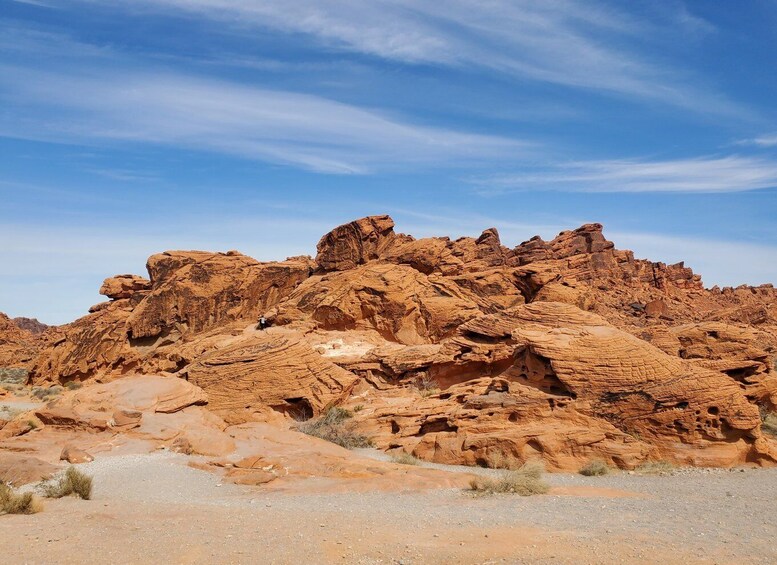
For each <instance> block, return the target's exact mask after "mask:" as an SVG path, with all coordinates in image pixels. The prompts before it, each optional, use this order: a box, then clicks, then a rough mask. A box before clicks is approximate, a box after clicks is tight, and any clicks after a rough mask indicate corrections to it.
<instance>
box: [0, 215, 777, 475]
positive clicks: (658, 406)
mask: <svg viewBox="0 0 777 565" xmlns="http://www.w3.org/2000/svg"><path fill="white" fill-rule="evenodd" d="M317 251H318V254H317V257H316V260H315V261H313V260H312V259H310V258H307V257H296V258H291V259H288V260H286V261H283V262H276V263H260V262H258V261H256V260H254V259H252V258H250V257H247V256H245V255H242V254H240V253H238V252H227V253H209V252H202V251H170V252H166V253H160V254H157V255H153V256H152V257H151V258H149V260H148V264H147V270H148V273H149V278H148V279H144V278H142V277H138V276H134V275H119V276H117V277H112V278H109V279H106V281H105V283H104V285H103V288H102V289H101V292H102V293H103V294H104V295H106V296H108V297H109V298H110V301H108V302H104V303H102V304H99V305H96V306H95V307H93V308H92V310H91V313H90V314H89V315H88V316H85V317H84V318H81V319H79V320H77V321H75V322H73V323H72V324H69V325H67V326H64V327H61V328H58V329H57V330H56V332H53V331H47V332H46V335H47V336H48V337H47V340H49V341H48V342H47V343H48V345H47V347H46V349H45V351H44V352H43V353H42V354H41V355H40V356H39V357H38V358H37V360H36V362H35V364H34V367H33V369H32V373H31V375H32V379H33V381H34V382H35V383H36V384H42V383H46V382H60V383H67V382H69V381H73V380H79V381H85V382H87V383H88V384H87V386H86V387H85V388H87V389H93V388H94V389H95V390H102V389H100V388H99V387H104V386H109V387H110V386H113V387H118V386H119V385H118V384H115V383H121V382H123V381H126V382H127V383H130V382H134V383H135V385H134V386H138V385H139V382H138V381H133V380H132V379H136V377H134V376H133V375H135V374H138V373H139V374H147V375H148V374H159V375H163V377H155V378H165V379H172V380H173V381H174V380H176V379H179V380H180V379H188V381H189V385H190V386H192V387H193V389H195V390H199V391H201V390H204V391H205V393H206V394H207V396H208V400H209V403H208V404H207V407H203V406H202V405H201V403H199V402H198V403H194V404H195V405H192V406H188V407H186V408H182V409H178V410H176V411H174V412H173V413H172V414H167V415H164V414H165V413H164V412H163V411H157V410H146V409H141V408H138V407H137V406H134V407H133V406H129V405H126V404H127V403H126V402H125V401H121V402H119V400H118V397H116V398H113V397H111V398H112V400H111V402H113V403H115V404H116V403H117V404H116V405H117V406H119V405H120V408H121V409H120V410H109V409H107V408H106V409H105V410H103V411H100V410H97V409H95V410H91V411H90V409H87V408H88V406H89V404H88V403H81V404H79V405H76V404H73V403H72V402H71V401H68V402H70V404H68V403H56V402H55V403H52V404H51V405H49V406H47V407H45V408H43V409H41V410H38V411H37V418H39V420H40V422H41V424H43V425H44V426H47V427H48V428H56V429H67V428H68V427H70V428H71V429H81V430H83V429H87V428H88V429H90V430H102V431H101V432H100V433H108V432H110V431H112V430H119V431H120V432H121V430H133V432H132V433H133V434H139V436H142V437H144V438H147V439H149V441H158V442H161V443H162V444H164V445H165V446H169V447H170V448H172V449H174V450H177V451H180V452H183V453H207V454H212V455H214V456H215V455H216V454H220V453H221V454H223V453H229V452H230V450H232V449H234V445H235V444H234V440H235V438H234V437H232V436H230V435H229V434H226V433H225V429H226V426H227V425H228V424H243V423H245V422H250V421H257V420H258V421H262V422H266V423H268V424H267V425H270V424H272V425H276V424H278V423H279V422H281V423H282V422H286V425H288V422H289V420H290V418H291V417H293V418H302V419H304V418H307V417H311V416H317V415H319V414H321V413H322V412H323V411H324V410H326V409H327V408H328V407H330V406H333V405H337V404H343V403H344V404H346V405H351V406H354V407H355V406H359V405H362V406H363V408H362V409H360V410H358V411H357V413H356V415H355V420H356V421H357V422H358V424H359V425H360V426H361V427H362V429H363V430H364V431H365V433H368V434H369V435H371V436H372V437H373V438H374V440H375V441H376V443H377V445H378V446H380V447H381V448H384V449H387V450H392V449H403V450H406V451H409V452H412V453H414V454H415V455H417V456H419V457H421V458H424V459H429V460H434V461H439V462H444V463H466V464H490V465H494V464H497V463H498V461H499V460H500V459H503V458H505V457H514V458H517V459H519V460H526V459H531V458H536V457H541V458H543V459H544V460H545V461H546V462H547V464H548V466H549V467H551V468H554V469H567V470H573V469H575V468H577V467H578V466H579V465H580V464H581V463H582V462H584V461H585V460H587V459H588V458H592V457H598V458H603V459H606V460H608V461H610V462H611V463H613V464H615V465H617V466H620V467H627V468H630V467H633V466H635V465H637V464H639V463H640V462H642V461H645V460H646V459H651V458H663V459H670V460H674V461H676V462H678V463H687V464H696V465H720V466H726V465H734V464H738V463H742V462H753V463H759V464H771V463H773V462H775V460H777V451H775V449H776V447H775V443H774V441H773V440H772V439H770V438H769V437H768V436H766V435H764V434H763V433H762V432H761V417H762V414H761V413H765V411H769V410H774V409H775V408H777V379H776V378H775V374H774V364H773V363H774V361H773V359H774V354H775V352H776V351H777V291H775V289H774V288H773V287H771V286H769V285H765V286H762V287H739V288H736V289H728V288H727V289H710V290H705V289H704V288H703V286H702V284H701V278H700V277H699V276H698V275H696V274H694V273H693V272H692V271H691V270H690V269H688V268H687V267H685V266H684V265H683V264H682V263H678V264H675V265H665V264H663V263H656V262H651V261H646V260H641V259H635V258H634V256H633V253H631V252H630V251H626V250H619V249H617V248H616V247H615V245H614V244H613V243H612V242H610V241H608V240H607V239H606V238H605V237H604V234H603V230H602V226H601V225H599V224H586V225H584V226H582V227H580V228H578V229H576V230H571V231H565V232H562V233H560V234H559V235H558V236H557V237H556V238H554V239H552V240H550V241H545V240H543V239H541V238H539V237H535V238H532V239H530V240H528V241H526V242H524V243H522V244H520V245H518V246H516V247H514V248H509V247H506V246H505V245H503V243H502V242H501V240H500V237H499V234H498V232H497V230H496V229H493V228H490V229H487V230H485V231H484V232H483V233H482V234H481V235H480V236H479V237H462V238H459V239H455V240H452V239H450V238H447V237H437V238H423V239H414V238H413V237H411V236H407V235H402V234H397V233H395V232H394V222H393V220H392V219H391V218H390V217H388V216H371V217H367V218H363V219H360V220H356V221H354V222H351V223H348V224H345V225H343V226H339V227H337V228H335V229H334V230H332V231H331V232H329V233H328V234H326V235H324V236H323V237H322V238H321V240H320V241H319V243H318V248H317ZM260 315H265V316H266V317H267V318H268V319H269V320H270V322H271V327H270V328H269V329H268V330H265V331H261V330H259V329H257V328H256V327H255V326H256V320H257V318H258V317H259V316H260ZM0 328H2V319H1V318H0ZM17 330H18V328H17ZM0 335H2V334H0ZM25 335H27V334H25ZM20 339H24V335H22V336H21V337H20V336H18V335H17V336H16V337H15V338H13V339H12V340H11V341H14V340H16V341H18V340H20ZM14 343H16V342H14ZM2 345H3V344H2V342H0V354H2ZM16 346H17V345H14V347H16ZM94 381H105V383H104V384H99V385H94V384H90V383H93V382H94ZM108 381H112V382H108ZM169 382H172V381H169ZM181 382H185V381H183V380H182V381H181ZM67 398H78V397H77V396H75V395H67ZM85 410H86V412H84V411H85ZM759 411H760V413H759ZM171 418H172V419H171ZM211 418H212V419H211ZM173 420H174V421H173ZM17 428H18V429H17ZM17 428H13V430H16V431H14V432H13V433H14V434H17V435H18V434H22V435H25V434H26V435H29V433H28V432H29V431H30V430H29V429H27V428H24V429H22V428H20V427H18V426H17ZM9 429H10V428H9ZM181 429H186V430H188V432H187V433H186V434H181V433H180V430H181ZM121 433H124V432H121ZM9 434H10V432H9ZM5 435H8V434H5ZM87 447H88V446H87ZM241 461H242V463H241V465H243V466H242V467H235V469H237V470H236V471H235V475H236V476H237V475H240V476H242V477H244V478H243V479H240V480H246V481H249V482H250V481H254V482H258V483H263V482H265V480H272V481H273V482H274V478H273V477H275V476H276V475H273V474H272V473H270V474H269V475H268V474H267V473H269V471H266V470H265V469H264V467H266V466H268V465H269V464H268V465H264V466H262V467H256V465H259V464H260V463H261V461H260V462H259V463H256V462H253V463H252V462H251V461H248V460H246V461H243V460H242V459H241ZM257 461H259V460H258V459H257ZM254 463H256V465H254ZM279 468H280V467H279ZM270 475H272V476H270ZM246 477H248V478H246Z"/></svg>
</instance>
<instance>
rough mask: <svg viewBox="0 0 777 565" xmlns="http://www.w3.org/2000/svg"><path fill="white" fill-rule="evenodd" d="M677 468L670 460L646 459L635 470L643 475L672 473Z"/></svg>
mask: <svg viewBox="0 0 777 565" xmlns="http://www.w3.org/2000/svg"><path fill="white" fill-rule="evenodd" d="M675 469H676V467H675V466H674V465H672V464H671V463H669V462H668V461H645V462H644V463H642V464H641V465H639V466H638V467H637V468H636V469H634V470H635V471H636V472H637V473H639V474H641V475H671V474H672V473H673V472H674V471H675Z"/></svg>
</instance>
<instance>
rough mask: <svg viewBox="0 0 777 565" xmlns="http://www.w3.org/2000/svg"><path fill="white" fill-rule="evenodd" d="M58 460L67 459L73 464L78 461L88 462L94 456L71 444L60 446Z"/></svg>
mask: <svg viewBox="0 0 777 565" xmlns="http://www.w3.org/2000/svg"><path fill="white" fill-rule="evenodd" d="M59 459H60V461H67V462H68V463H72V464H73V465H77V464H78V463H89V462H90V461H94V457H92V456H91V455H89V454H88V453H87V452H86V451H84V450H83V449H79V448H77V447H75V446H73V445H66V446H65V447H63V448H62V453H61V454H60V456H59Z"/></svg>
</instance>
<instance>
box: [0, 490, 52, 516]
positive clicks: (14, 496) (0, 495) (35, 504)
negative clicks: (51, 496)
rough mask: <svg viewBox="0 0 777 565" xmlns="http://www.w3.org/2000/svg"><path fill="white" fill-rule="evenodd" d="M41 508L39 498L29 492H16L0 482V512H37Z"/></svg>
mask: <svg viewBox="0 0 777 565" xmlns="http://www.w3.org/2000/svg"><path fill="white" fill-rule="evenodd" d="M41 510H43V504H42V503H41V501H40V499H39V498H38V497H37V496H35V495H34V494H32V493H31V492H23V493H17V492H14V490H13V489H12V488H11V487H10V486H8V485H7V484H5V483H0V514H37V513H38V512H40V511H41Z"/></svg>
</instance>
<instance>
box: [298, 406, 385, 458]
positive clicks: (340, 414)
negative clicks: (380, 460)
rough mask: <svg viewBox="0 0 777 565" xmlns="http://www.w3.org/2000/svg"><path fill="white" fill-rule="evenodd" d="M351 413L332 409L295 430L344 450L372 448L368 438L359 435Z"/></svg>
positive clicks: (341, 409) (302, 423)
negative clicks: (329, 442) (334, 444)
mask: <svg viewBox="0 0 777 565" xmlns="http://www.w3.org/2000/svg"><path fill="white" fill-rule="evenodd" d="M351 418H353V413H352V412H351V411H349V410H345V409H343V408H338V407H332V408H330V409H329V410H327V411H326V412H325V413H324V414H323V415H322V416H320V417H318V418H313V419H311V420H307V421H306V422H301V423H300V424H299V425H297V430H298V431H300V432H302V433H303V434H307V435H309V436H313V437H317V438H320V439H324V440H326V441H331V442H332V443H336V444H337V445H339V446H341V447H345V448H346V449H356V448H357V447H372V445H373V443H372V440H371V439H370V438H368V437H367V436H365V435H362V434H360V433H359V432H358V431H357V430H356V428H355V425H354V423H353V422H351V421H350V419H351Z"/></svg>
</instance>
